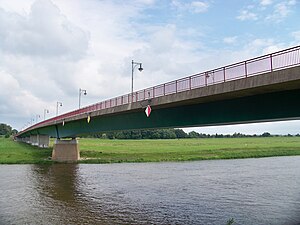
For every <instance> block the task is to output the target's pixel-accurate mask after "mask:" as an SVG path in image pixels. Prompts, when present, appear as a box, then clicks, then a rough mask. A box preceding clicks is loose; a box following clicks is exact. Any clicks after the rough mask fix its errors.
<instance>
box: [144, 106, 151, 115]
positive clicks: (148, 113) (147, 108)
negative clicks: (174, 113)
mask: <svg viewBox="0 0 300 225" xmlns="http://www.w3.org/2000/svg"><path fill="white" fill-rule="evenodd" d="M145 113H146V116H147V117H149V116H150V113H151V107H150V105H147V107H146V109H145Z"/></svg>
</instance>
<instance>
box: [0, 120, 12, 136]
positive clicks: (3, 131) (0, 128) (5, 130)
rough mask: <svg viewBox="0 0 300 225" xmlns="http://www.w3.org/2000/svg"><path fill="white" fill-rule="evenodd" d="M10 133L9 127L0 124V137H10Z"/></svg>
mask: <svg viewBox="0 0 300 225" xmlns="http://www.w3.org/2000/svg"><path fill="white" fill-rule="evenodd" d="M11 133H12V128H11V126H9V125H7V124H4V123H0V135H11Z"/></svg>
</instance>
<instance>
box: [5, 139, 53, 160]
mask: <svg viewBox="0 0 300 225" xmlns="http://www.w3.org/2000/svg"><path fill="white" fill-rule="evenodd" d="M51 153H52V148H46V149H41V148H38V147H34V146H31V145H28V144H25V143H19V142H14V141H13V140H12V139H11V138H1V137H0V164H32V163H35V164H37V163H39V164H41V163H52V162H51V161H50V160H49V159H48V157H49V156H51Z"/></svg>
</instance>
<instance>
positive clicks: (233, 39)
mask: <svg viewBox="0 0 300 225" xmlns="http://www.w3.org/2000/svg"><path fill="white" fill-rule="evenodd" d="M236 41H237V36H233V37H225V38H224V39H223V42H224V43H226V44H234V43H236Z"/></svg>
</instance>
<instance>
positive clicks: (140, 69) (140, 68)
mask: <svg viewBox="0 0 300 225" xmlns="http://www.w3.org/2000/svg"><path fill="white" fill-rule="evenodd" d="M138 70H139V71H140V72H142V71H143V67H142V63H141V64H140V67H139V69H138Z"/></svg>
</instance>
